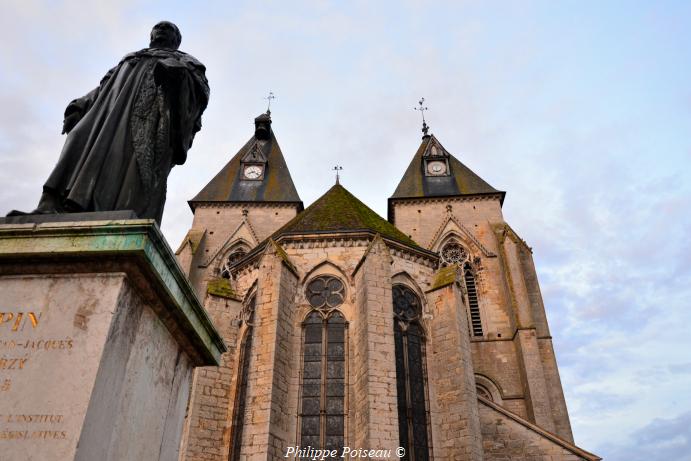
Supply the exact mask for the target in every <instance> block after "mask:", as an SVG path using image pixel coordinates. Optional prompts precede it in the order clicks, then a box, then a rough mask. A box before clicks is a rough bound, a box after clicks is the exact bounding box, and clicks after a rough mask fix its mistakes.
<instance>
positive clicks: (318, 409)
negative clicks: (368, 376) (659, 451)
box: [298, 309, 348, 452]
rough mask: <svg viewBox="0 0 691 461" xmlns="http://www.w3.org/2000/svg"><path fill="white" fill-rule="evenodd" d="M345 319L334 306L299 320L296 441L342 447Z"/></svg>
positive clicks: (344, 422)
mask: <svg viewBox="0 0 691 461" xmlns="http://www.w3.org/2000/svg"><path fill="white" fill-rule="evenodd" d="M347 342H348V322H347V321H346V318H345V316H344V315H343V314H342V313H341V312H340V311H339V310H337V309H335V310H319V309H313V310H312V311H310V312H309V313H308V314H307V316H306V317H305V319H304V321H303V322H302V365H301V379H300V401H299V407H298V408H299V409H300V410H299V419H300V422H299V426H298V427H299V440H300V445H301V446H303V447H307V446H311V447H313V448H321V449H328V450H338V451H339V452H340V451H342V450H343V447H344V446H345V442H346V439H345V434H346V430H345V428H346V418H347V408H348V405H347V376H348V370H347V364H348V361H347V351H348V344H347Z"/></svg>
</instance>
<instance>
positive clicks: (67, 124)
mask: <svg viewBox="0 0 691 461" xmlns="http://www.w3.org/2000/svg"><path fill="white" fill-rule="evenodd" d="M81 118H82V117H81V114H80V113H79V112H72V113H71V114H70V115H68V116H67V117H65V120H63V121H62V134H65V133H69V132H70V131H72V128H74V126H75V125H76V124H77V123H78V122H79V119H81Z"/></svg>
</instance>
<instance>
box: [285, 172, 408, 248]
mask: <svg viewBox="0 0 691 461" xmlns="http://www.w3.org/2000/svg"><path fill="white" fill-rule="evenodd" d="M344 231H346V232H347V231H372V232H375V233H378V234H380V235H381V236H382V237H385V238H389V239H392V240H396V241H399V242H401V243H405V244H407V245H413V246H415V247H418V245H417V244H416V243H415V242H414V241H413V240H412V239H411V238H410V237H408V236H407V235H405V234H404V233H403V232H401V231H400V230H398V229H397V228H396V227H394V225H393V224H391V223H390V222H388V221H386V220H385V219H384V218H382V217H381V216H379V215H378V214H377V213H375V212H374V211H373V210H371V209H370V208H369V207H368V206H367V205H365V204H364V203H362V202H361V201H360V200H358V199H357V197H355V196H354V195H353V194H351V193H350V192H348V191H347V190H346V189H345V187H343V186H341V185H340V184H336V185H335V186H333V187H332V188H331V189H329V190H328V191H327V192H326V193H325V194H324V195H322V196H321V197H320V198H318V199H317V200H316V201H315V202H314V203H313V204H312V205H310V206H309V207H307V208H306V209H305V210H304V211H303V212H302V213H299V214H298V215H297V216H295V218H293V219H292V220H290V221H289V222H288V223H287V224H286V225H284V226H283V227H281V228H280V229H279V230H277V231H276V232H275V233H274V235H273V238H277V237H279V236H281V235H285V234H308V233H311V232H344Z"/></svg>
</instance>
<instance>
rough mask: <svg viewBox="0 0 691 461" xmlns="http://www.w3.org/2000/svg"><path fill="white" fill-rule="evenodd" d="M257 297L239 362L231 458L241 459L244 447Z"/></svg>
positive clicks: (234, 459) (251, 305)
mask: <svg viewBox="0 0 691 461" xmlns="http://www.w3.org/2000/svg"><path fill="white" fill-rule="evenodd" d="M255 302H256V298H255V297H253V298H252V299H251V300H250V302H249V304H248V311H249V313H250V315H249V319H248V320H247V329H246V330H245V335H244V337H243V339H242V343H241V344H240V361H239V363H238V371H239V373H238V381H237V385H236V387H235V388H236V394H235V395H236V397H235V402H236V403H235V410H234V412H233V426H232V428H231V441H230V460H231V461H239V460H240V452H241V449H242V431H243V429H244V426H245V413H246V411H245V410H246V408H247V381H248V378H249V370H250V362H251V361H252V360H251V354H252V337H253V334H254V327H253V320H254V307H255Z"/></svg>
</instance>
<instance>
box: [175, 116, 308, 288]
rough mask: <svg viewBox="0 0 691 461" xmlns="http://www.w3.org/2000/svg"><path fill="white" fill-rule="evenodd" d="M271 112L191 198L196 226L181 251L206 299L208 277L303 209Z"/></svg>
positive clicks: (224, 271)
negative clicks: (273, 128) (272, 125)
mask: <svg viewBox="0 0 691 461" xmlns="http://www.w3.org/2000/svg"><path fill="white" fill-rule="evenodd" d="M271 123H272V121H271V116H270V115H269V113H264V114H261V115H259V116H258V117H257V118H255V119H254V126H255V130H254V135H253V136H252V137H251V138H250V139H249V141H247V143H245V145H244V146H242V148H241V149H240V150H239V151H238V152H237V153H236V154H235V156H233V158H231V159H230V161H229V162H228V163H227V164H226V165H225V166H224V167H223V168H222V169H221V171H219V172H218V173H217V174H216V176H215V177H214V178H213V179H212V180H211V181H209V183H208V184H207V185H206V186H204V188H203V189H202V190H201V191H200V192H199V193H198V194H197V195H196V196H195V197H194V198H193V199H192V200H190V201H189V202H188V203H189V206H190V208H191V209H192V212H193V213H194V220H193V222H192V228H191V229H190V231H189V232H188V233H187V235H186V236H185V238H184V240H183V242H182V244H181V245H180V248H178V250H177V252H176V254H177V256H178V261H179V262H180V265H181V266H182V267H183V269H184V270H185V271H187V273H188V275H189V278H190V281H191V282H192V285H193V286H194V288H195V289H196V291H197V293H198V294H199V296H200V297H201V298H203V297H204V294H205V293H206V291H207V285H208V282H209V281H218V280H219V278H224V277H225V278H227V277H228V276H229V268H230V266H232V265H233V263H234V262H236V261H237V260H239V259H240V258H241V257H242V256H244V255H245V254H247V253H249V252H250V251H251V250H252V249H253V248H254V247H256V246H257V245H258V244H259V243H260V242H261V241H263V240H264V239H265V238H267V237H268V236H269V235H271V234H272V233H273V232H274V231H275V230H276V229H278V228H279V227H281V226H282V225H283V224H285V223H286V222H288V221H289V220H290V219H292V218H293V217H295V215H296V214H297V213H299V212H300V211H302V209H303V205H302V201H301V200H300V197H299V196H298V193H297V190H295V185H294V184H293V178H292V177H291V176H290V171H289V170H288V166H287V165H286V161H285V158H284V157H283V152H282V151H281V148H280V146H279V145H278V141H277V140H276V136H275V135H274V132H273V130H272V129H271Z"/></svg>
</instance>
